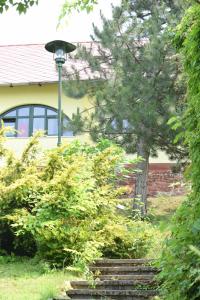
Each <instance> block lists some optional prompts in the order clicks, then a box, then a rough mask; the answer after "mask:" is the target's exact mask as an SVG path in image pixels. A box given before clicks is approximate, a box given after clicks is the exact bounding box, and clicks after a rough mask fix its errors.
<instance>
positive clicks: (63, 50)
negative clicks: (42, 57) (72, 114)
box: [45, 40, 76, 146]
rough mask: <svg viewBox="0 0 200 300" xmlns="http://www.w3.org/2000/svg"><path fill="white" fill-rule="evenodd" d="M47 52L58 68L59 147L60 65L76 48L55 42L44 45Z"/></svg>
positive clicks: (65, 43) (60, 120)
mask: <svg viewBox="0 0 200 300" xmlns="http://www.w3.org/2000/svg"><path fill="white" fill-rule="evenodd" d="M45 49H46V50H47V51H48V52H51V53H54V59H55V62H56V65H57V66H58V142H57V145H58V146H60V145H61V135H62V65H63V64H64V63H65V61H66V58H67V57H66V56H67V53H70V52H72V51H74V50H75V49H76V46H75V45H73V44H70V43H68V42H65V41H61V40H55V41H52V42H49V43H47V44H46V45H45Z"/></svg>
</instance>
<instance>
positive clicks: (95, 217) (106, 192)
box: [0, 129, 155, 269]
mask: <svg viewBox="0 0 200 300" xmlns="http://www.w3.org/2000/svg"><path fill="white" fill-rule="evenodd" d="M4 130H5V129H2V130H1V135H0V141H4V137H3V133H4ZM40 135H41V134H40V133H38V134H37V135H36V136H34V137H32V138H31V140H30V143H29V144H28V146H27V147H26V149H25V150H24V152H23V154H22V157H21V158H19V159H17V158H15V157H14V156H13V155H11V154H10V153H7V152H6V150H5V149H4V147H3V143H0V148H1V149H2V158H3V159H4V165H3V166H2V168H1V170H0V222H1V230H0V241H1V244H2V248H3V245H4V243H5V238H6V237H8V233H9V234H10V236H11V245H7V248H6V247H4V249H5V250H8V251H10V252H11V251H12V252H16V249H18V250H19V249H20V251H21V252H20V251H19V252H20V254H21V255H23V254H28V255H34V254H35V253H37V255H39V256H40V257H41V258H43V259H45V260H46V261H49V262H50V264H51V265H55V266H59V267H61V266H62V267H63V266H69V265H75V266H76V267H77V268H79V269H80V268H81V269H82V268H83V267H84V266H85V265H86V264H87V263H88V262H89V261H92V260H94V259H95V258H97V257H100V256H102V255H108V256H110V257H119V258H120V257H141V256H144V255H145V254H146V253H147V252H148V246H149V245H150V244H151V243H152V241H153V235H154V233H155V231H154V229H153V227H152V226H151V225H150V224H148V223H146V222H141V221H137V220H136V221H132V220H130V219H129V218H128V217H125V216H123V215H120V214H119V213H117V209H116V206H117V204H118V203H119V196H120V195H122V194H123V193H124V192H125V188H122V187H117V176H116V175H117V172H120V170H121V168H122V163H123V160H124V152H123V151H122V149H121V148H119V147H118V146H116V145H113V144H111V143H110V142H109V141H107V140H103V141H101V142H99V143H98V144H97V145H96V146H90V145H87V144H80V143H79V142H74V143H72V144H70V145H63V146H62V147H59V148H56V149H53V150H50V151H48V152H47V153H42V152H38V136H40ZM9 246H10V248H9ZM27 252H28V253H27Z"/></svg>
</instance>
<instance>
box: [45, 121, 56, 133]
mask: <svg viewBox="0 0 200 300" xmlns="http://www.w3.org/2000/svg"><path fill="white" fill-rule="evenodd" d="M47 134H48V135H57V134H58V120H57V119H48V131H47Z"/></svg>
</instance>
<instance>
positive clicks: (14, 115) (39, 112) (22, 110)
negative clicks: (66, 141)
mask: <svg viewBox="0 0 200 300" xmlns="http://www.w3.org/2000/svg"><path fill="white" fill-rule="evenodd" d="M0 120H3V122H4V125H5V126H10V127H13V128H14V129H16V130H17V133H8V134H7V136H15V137H28V136H31V135H32V134H33V133H34V132H36V131H37V130H44V131H45V133H46V135H48V136H57V135H58V119H57V110H56V109H54V108H52V107H49V106H44V105H23V106H18V107H15V108H13V109H11V110H9V111H7V112H5V113H4V114H2V115H1V116H0ZM68 122H69V119H68V118H67V117H66V116H64V117H63V122H62V124H63V126H62V135H63V136H73V132H72V131H69V130H68V129H67V124H68Z"/></svg>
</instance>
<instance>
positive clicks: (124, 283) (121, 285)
mask: <svg viewBox="0 0 200 300" xmlns="http://www.w3.org/2000/svg"><path fill="white" fill-rule="evenodd" d="M70 285H71V287H72V288H73V289H91V288H95V289H98V290H131V289H144V288H145V289H148V288H149V289H150V287H151V289H152V287H155V286H156V285H157V283H156V281H155V280H104V281H94V282H91V283H89V282H88V281H85V280H84V281H71V282H70Z"/></svg>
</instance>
